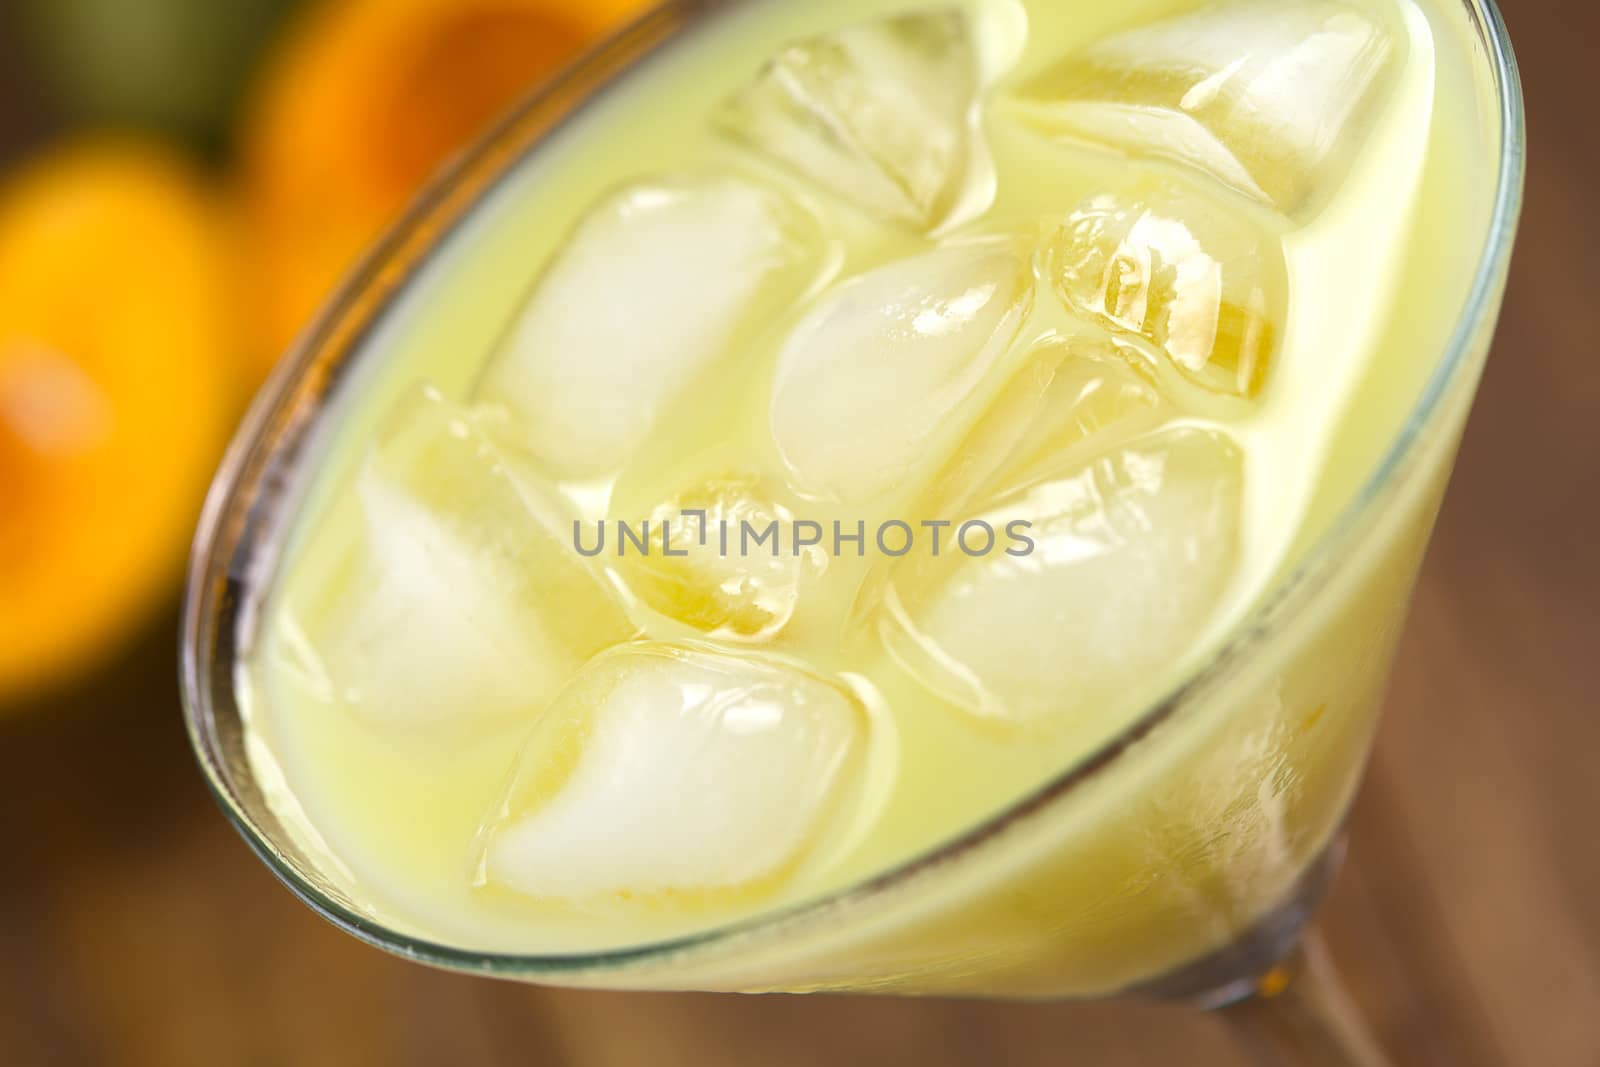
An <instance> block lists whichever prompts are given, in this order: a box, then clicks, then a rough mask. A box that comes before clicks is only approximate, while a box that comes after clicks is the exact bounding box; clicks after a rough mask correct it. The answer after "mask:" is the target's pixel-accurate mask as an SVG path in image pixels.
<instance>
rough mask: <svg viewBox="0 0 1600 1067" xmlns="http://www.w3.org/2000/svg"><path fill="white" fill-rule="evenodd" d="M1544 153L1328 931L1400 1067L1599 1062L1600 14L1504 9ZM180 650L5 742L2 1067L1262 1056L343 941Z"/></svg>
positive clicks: (1546, 1066)
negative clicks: (450, 967)
mask: <svg viewBox="0 0 1600 1067" xmlns="http://www.w3.org/2000/svg"><path fill="white" fill-rule="evenodd" d="M1506 6H1507V8H1509V10H1508V11H1507V16H1508V19H1509V21H1510V23H1511V25H1512V30H1513V36H1514V38H1515V39H1516V42H1517V45H1518V49H1519V53H1520V55H1521V57H1522V62H1523V73H1524V78H1525V81H1526V85H1527V91H1528V97H1529V111H1530V115H1531V141H1532V152H1533V163H1532V166H1531V170H1530V183H1529V191H1528V211H1527V215H1526V219H1525V223H1524V226H1523V237H1522V243H1521V246H1520V250H1519V252H1518V256H1517V261H1516V266H1515V270H1514V273H1513V277H1512V281H1511V292H1510V298H1509V300H1508V302H1507V305H1506V310H1505V317H1504V321H1503V325H1502V328H1501V331H1500V338H1499V342H1498V345H1497V350H1496V354H1495V357H1494V358H1493V360H1492V361H1491V365H1490V370H1489V375H1488V380H1487V382H1486V383H1485V385H1484V389H1483V394H1482V398H1481V400H1480V402H1479V405H1478V409H1477V412H1476V414H1475V416H1474V418H1473V422H1472V425H1471V429H1470V431H1469V434H1468V437H1467V440H1466V444H1465V447H1464V451H1463V454H1462V457H1461V467H1460V474H1459V475H1458V477H1457V479H1456V482H1455V485H1454V488H1453V490H1452V492H1451V494H1450V497H1449V500H1448V502H1447V504H1446V507H1445V510H1444V515H1443V518H1442V520H1441V525H1440V530H1439V535H1438V538H1437V541H1436V543H1435V546H1434V549H1433V552H1432V555H1431V556H1430V558H1429V560H1428V564H1427V568H1426V573H1425V575H1424V578H1423V581H1422V585H1421V589H1420V591H1419V593H1418V597H1417V604H1416V610H1415V613H1414V616H1413V618H1412V623H1411V626H1410V629H1409V631H1408V634H1407V637H1406V641H1405V645H1404V648H1403V650H1402V654H1401V659H1400V666H1399V669H1398V673H1397V676H1396V680H1395V684H1394V687H1393V692H1392V697H1391V700H1390V711H1389V715H1388V718H1387V722H1386V725H1385V727H1384V731H1383V735H1382V738H1381V740H1380V742H1379V745H1378V750H1377V754H1376V757H1375V761H1374V765H1373V769H1372V774H1371V777H1370V779H1369V781H1368V783H1367V786H1366V789H1365V791H1364V793H1363V795H1362V798H1361V801H1360V803H1359V806H1358V807H1357V810H1356V813H1355V817H1354V824H1353V829H1354V845H1353V849H1352V853H1351V862H1350V864H1349V866H1348V868H1347V869H1346V871H1345V873H1344V875H1343V876H1342V877H1341V879H1340V880H1339V882H1338V884H1337V886H1336V888H1335V891H1334V893H1333V897H1332V899H1331V901H1330V903H1329V906H1328V908H1327V910H1326V914H1325V919H1324V926H1325V928H1326V930H1327V933H1328V936H1329V939H1330V941H1331V942H1332V943H1333V945H1334V950H1335V954H1336V956H1337V957H1338V958H1339V961H1340V963H1341V964H1342V965H1343V967H1344V969H1345V970H1346V973H1347V975H1348V976H1349V979H1350V981H1351V984H1352V985H1353V986H1354V988H1355V992H1356V996H1357V999H1358V1000H1359V1001H1360V1003H1361V1005H1362V1006H1363V1007H1364V1008H1365V1010H1366V1011H1367V1012H1368V1013H1369V1014H1370V1016H1371V1018H1372V1020H1373V1021H1374V1023H1375V1026H1376V1028H1377V1030H1378V1031H1379V1032H1380V1034H1381V1035H1382V1037H1383V1038H1384V1040H1385V1041H1386V1042H1387V1044H1388V1045H1389V1046H1390V1047H1391V1048H1392V1049H1393V1051H1394V1052H1395V1053H1396V1055H1397V1056H1398V1057H1399V1058H1400V1061H1401V1062H1402V1063H1405V1064H1427V1065H1432V1064H1439V1065H1445V1067H1478V1065H1482V1067H1491V1065H1501V1064H1517V1065H1528V1067H1591V1065H1595V1064H1600V825H1597V822H1600V707H1597V701H1596V700H1595V697H1594V685H1595V682H1594V678H1595V677H1596V675H1597V673H1600V670H1597V668H1600V655H1597V653H1596V649H1595V639H1596V637H1597V627H1596V621H1597V620H1596V613H1597V606H1600V565H1597V563H1596V546H1595V522H1596V519H1597V518H1600V504H1597V501H1596V495H1595V494H1596V492H1597V491H1600V359H1597V358H1596V357H1597V355H1600V353H1597V352H1596V337H1597V335H1600V326H1597V325H1596V324H1595V319H1596V315H1597V309H1600V294H1597V293H1596V291H1595V290H1596V286H1597V285H1600V271H1597V270H1596V269H1595V267H1594V264H1593V257H1596V256H1600V250H1597V249H1596V247H1595V242H1596V240H1597V239H1600V214H1597V212H1596V210H1595V207H1594V204H1595V198H1596V194H1595V191H1594V186H1595V182H1596V176H1597V175H1600V134H1597V127H1596V125H1595V120H1594V116H1593V114H1592V110H1593V108H1594V107H1595V104H1596V102H1597V100H1600V89H1597V86H1600V67H1597V64H1596V61H1595V51H1594V49H1595V46H1594V41H1595V40H1596V39H1597V37H1600V8H1596V7H1595V6H1593V5H1588V4H1573V3H1564V2H1563V0H1506ZM172 649H173V638H172V635H171V634H170V633H168V632H165V631H162V632H158V633H156V634H154V635H152V636H151V637H150V639H149V640H148V641H147V642H145V644H144V646H143V647H142V648H141V649H139V650H137V652H136V653H135V654H133V655H131V656H130V657H129V658H128V660H127V662H125V663H124V664H123V666H122V667H120V668H119V669H117V670H115V671H113V672H111V673H110V674H109V675H108V676H106V677H105V678H103V679H102V680H101V681H100V682H99V683H97V684H96V685H95V686H94V687H93V688H92V690H90V691H88V692H84V693H81V694H79V695H78V696H76V697H74V698H73V699H71V700H70V701H63V702H59V703H61V705H62V706H60V707H56V708H52V709H50V711H49V713H48V714H35V715H30V716H26V717H22V718H17V717H12V718H11V719H9V720H7V721H4V722H0V1063H7V1064H9V1063H17V1064H34V1063H39V1064H99V1063H106V1064H129V1065H149V1067H182V1065H189V1064H197V1065H198V1064H205V1065H210V1064H228V1065H234V1064H238V1065H254V1064H260V1065H262V1067H278V1065H284V1064H296V1065H298V1064H308V1065H309V1064H329V1065H337V1067H356V1065H362V1064H382V1065H408V1064H417V1065H426V1067H433V1065H437V1064H445V1063H472V1064H477V1063H482V1064H502V1063H505V1064H510V1063H517V1064H536V1065H562V1067H565V1065H572V1067H606V1065H619V1067H633V1065H648V1067H674V1065H679V1064H682V1065H686V1067H687V1065H693V1067H721V1065H736V1064H737V1065H744V1064H761V1065H773V1067H782V1065H788V1064H795V1065H799V1064H817V1063H822V1064H827V1065H829V1067H852V1065H857V1064H862V1065H865V1064H874V1065H876V1064H896V1063H903V1062H914V1063H920V1064H924V1065H927V1067H940V1065H946V1064H991V1063H998V1064H1016V1065H1031V1064H1038V1065H1041V1067H1042V1065H1046V1064H1049V1065H1052V1067H1062V1065H1068V1067H1071V1065H1085V1067H1100V1065H1106V1067H1116V1065H1124V1064H1126V1065H1135V1064H1144V1065H1159V1067H1166V1065H1188V1064H1195V1065H1207V1064H1229V1063H1235V1062H1238V1059H1239V1057H1238V1052H1237V1049H1236V1048H1235V1047H1234V1046H1233V1045H1232V1044H1231V1042H1230V1040H1229V1038H1228V1037H1227V1035H1226V1034H1225V1033H1224V1031H1223V1030H1222V1028H1221V1026H1220V1025H1219V1024H1218V1023H1216V1022H1215V1021H1213V1020H1210V1019H1205V1018H1191V1017H1188V1016H1186V1015H1184V1014H1182V1013H1180V1012H1178V1011H1176V1010H1171V1009H1166V1008H1161V1007H1149V1006H1137V1005H1135V1006H1127V1005H1107V1006H1087V1007H1084V1006H1043V1007H1027V1006H1013V1005H1004V1004H998V1005H992V1004H969V1003H936V1002H910V1001H891V1000H865V999H845V998H812V999H805V998H783V997H771V998H733V997H714V996H641V995H612V994H592V993H573V992H565V991H545V990H534V989H529V988H522V987H518V986H513V985H505V984H497V983H492V982H487V981H477V980H471V979H465V978H457V977H453V976H448V975H444V974H438V973H434V972H431V971H428V970H424V969H422V968H420V967H416V966H412V965H409V964H406V963H403V962H400V961H398V960H394V959H390V958H388V957H386V956H384V955H382V954H380V953H378V952H376V951H374V950H372V949H368V948H365V947H363V946H361V945H359V944H357V943H356V942H354V941H352V940H349V939H347V938H346V937H345V936H344V935H342V934H339V933H337V932H336V931H335V930H333V929H332V928H331V927H329V926H326V925H324V924H323V923H322V921H321V920H319V919H317V918H316V917H315V916H314V915H312V914H311V913H310V912H309V911H307V910H306V909H304V908H303V907H302V906H301V905H299V904H298V903H297V902H296V901H294V900H293V899H292V898H291V897H290V896H289V894H288V893H287V892H285V891H284V890H283V889H281V888H280V887H279V886H278V884H277V883H276V882H275V881H274V880H273V879H272V877H271V876H270V875H269V874H268V873H267V871H266V870H265V869H264V868H263V867H261V866H260V864H258V863H257V862H256V861H255V859H254V858H253V857H252V856H251V855H250V854H249V853H248V851H247V850H246V848H245V846H244V844H243V843H242V842H241V841H240V840H238V838H237V837H236V836H235V835H234V833H233V831H232V830H231V829H229V828H228V826H227V825H226V824H225V823H224V821H223V819H222V816H221V815H220V814H219V813H218V812H217V810H216V808H215V807H214V805H213V804H212V803H211V801H210V799H209V797H208V796H207V795H206V793H205V791H204V789H203V788H202V786H201V784H200V780H199V777H198V775H197V773H196V772H195V770H194V769H193V766H192V763H191V760H190V757H189V754H188V752H187V749H186V747H185V744H184V741H183V738H182V733H181V729H180V724H179V716H178V710H177V698H176V694H175V692H174V689H173V681H172V674H173V668H172V660H173V656H172Z"/></svg>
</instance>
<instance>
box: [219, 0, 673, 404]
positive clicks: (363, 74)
mask: <svg viewBox="0 0 1600 1067" xmlns="http://www.w3.org/2000/svg"><path fill="white" fill-rule="evenodd" d="M644 6H646V4H645V2H644V0H330V2H326V3H323V4H320V5H318V6H315V7H313V8H312V9H311V10H310V11H309V12H308V13H307V15H306V16H305V17H304V18H303V19H302V20H301V21H300V22H299V23H297V24H295V25H293V26H292V27H291V29H290V32H289V33H288V35H287V36H286V37H285V38H284V40H283V41H282V42H280V47H278V48H277V49H276V50H275V52H274V54H273V55H272V57H271V58H270V59H269V61H268V63H267V65H266V71H265V75H264V77H263V78H262V80H261V83H260V85H259V86H258V88H257V91H256V92H255V94H254V102H253V106H252V107H251V108H250V109H249V114H248V117H247V121H246V124H245V129H246V133H245V137H244V142H243V146H242V151H241V159H240V163H241V166H242V171H243V174H242V184H243V189H244V197H243V199H244V204H245V214H246V223H247V235H248V239H249V266H250V267H251V269H252V271H253V272H254V274H255V284H254V285H253V287H252V292H253V294H254V301H255V303H256V312H257V316H256V319H255V321H254V322H253V327H254V331H255V340H256V342H257V351H258V359H259V363H258V371H259V372H260V373H263V374H264V373H265V371H266V369H267V367H269V366H270V364H271V362H272V361H273V360H275V359H276V358H277V357H278V355H279V354H280V353H281V352H282V351H283V350H284V349H285V348H286V347H287V346H288V345H289V344H290V343H291V342H292V341H293V340H294V338H295V336H296V334H297V333H298V332H299V331H300V330H301V328H302V327H304V325H305V324H306V322H307V320H308V319H309V318H310V317H311V315H312V314H313V313H314V312H315V311H316V310H317V308H318V306H319V305H320V304H321V303H322V302H323V300H324V299H325V298H326V297H327V296H328V294H329V292H330V291H331V290H332V289H333V287H334V286H335V285H336V284H337V282H338V281H339V279H340V278H341V276H342V275H343V274H344V273H345V272H346V271H347V270H348V269H349V268H350V267H351V266H352V265H353V264H354V263H355V261H356V259H357V257H358V256H359V255H360V254H361V252H362V251H363V250H364V249H365V248H366V246H367V245H369V244H371V243H372V242H373V241H374V240H375V239H376V238H377V237H378V236H379V235H380V234H381V233H382V231H383V229H384V228H385V226H386V225H387V224H388V223H389V222H390V221H391V220H393V219H394V217H395V216H396V215H397V214H398V213H399V211H400V209H401V208H402V207H403V206H404V205H405V203H406V202H407V200H408V199H409V198H410V197H411V196H412V194H413V193H415V192H416V190H417V188H418V187H419V186H420V185H421V184H422V182H423V181H424V180H425V179H426V178H427V176H428V175H429V174H430V173H431V172H432V171H433V170H434V169H435V168H436V167H437V166H438V165H439V164H440V163H441V162H443V161H444V160H445V159H446V158H448V157H449V156H450V155H451V154H452V153H454V152H456V151H457V150H459V149H460V148H462V147H464V146H465V145H467V144H468V143H470V142H471V140H472V139H473V137H474V136H475V135H477V134H478V133H479V132H480V131H481V130H482V129H483V128H484V127H485V126H486V125H487V123H488V122H489V121H490V120H491V119H493V118H494V117H495V116H496V115H498V114H499V113H501V112H502V111H504V110H505V109H506V108H507V107H509V106H510V105H511V104H512V103H514V102H515V101H516V100H518V99H519V98H520V97H522V96H523V95H524V94H525V93H526V92H527V91H528V90H529V89H530V88H532V87H533V86H534V85H535V84H537V83H538V82H539V81H541V80H542V79H544V78H545V77H546V76H548V75H549V74H551V73H552V72H553V71H555V70H557V69H559V68H560V67H561V66H562V65H564V64H565V63H567V62H568V61H570V60H571V59H573V58H574V57H575V56H576V55H577V54H578V53H579V52H580V51H582V50H583V49H584V48H585V47H586V46H587V45H589V44H591V43H592V42H594V41H595V40H596V39H597V38H599V37H601V36H602V35H603V34H604V33H605V32H606V31H608V30H609V29H611V28H612V27H614V26H616V25H617V24H618V23H620V22H621V21H622V20H623V19H625V18H626V17H627V16H628V15H630V14H632V13H634V12H636V11H638V10H639V9H641V8H643V7H644Z"/></svg>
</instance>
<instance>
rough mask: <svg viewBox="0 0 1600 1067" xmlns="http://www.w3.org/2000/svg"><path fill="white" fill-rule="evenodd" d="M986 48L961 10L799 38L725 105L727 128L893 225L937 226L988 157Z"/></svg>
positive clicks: (883, 20) (920, 14)
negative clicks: (973, 167)
mask: <svg viewBox="0 0 1600 1067" xmlns="http://www.w3.org/2000/svg"><path fill="white" fill-rule="evenodd" d="M979 77H980V71H979V57H978V50H977V48H976V47H975V45H974V42H973V40H972V33H971V27H970V26H969V25H968V21H967V16H966V14H965V13H963V12H962V11H960V10H958V9H951V10H948V11H935V12H925V13H918V14H909V15H898V16H895V17H892V18H887V19H882V20H879V21H876V22H869V23H866V24H864V25H860V26H853V27H849V28H846V29H843V30H839V31H837V32H835V33H830V34H826V35H824V36H821V37H814V38H811V39H810V40H806V41H802V42H800V43H798V44H795V45H793V46H791V47H789V48H788V49H786V50H784V51H783V52H782V53H780V54H779V55H778V56H777V57H775V58H774V59H772V60H771V61H770V62H769V63H768V64H767V66H766V67H765V69H763V70H762V72H761V73H760V75H759V76H757V78H756V80H755V81H754V82H753V83H752V84H751V85H749V86H748V87H747V88H745V89H744V90H742V91H741V92H740V93H739V94H738V95H736V96H735V97H734V98H733V99H732V100H730V101H729V102H728V104H727V105H726V106H725V107H724V109H723V112H722V114H721V116H720V119H719V121H720V123H721V125H722V126H723V128H724V129H726V130H727V131H729V132H731V133H732V134H734V135H736V136H738V137H739V138H741V139H742V140H744V141H747V142H748V143H750V144H751V145H753V146H755V147H757V148H759V149H761V150H763V151H765V152H767V153H768V154H770V155H772V156H773V157H775V158H777V159H778V160H780V161H782V162H783V163H785V164H787V165H788V166H790V167H792V168H794V169H796V170H798V171H799V172H800V173H802V174H804V175H806V176H808V177H810V178H811V179H812V180H813V181H815V182H817V183H818V184H820V185H822V186H823V187H825V188H827V189H830V190H832V191H833V192H834V193H836V194H838V195H840V196H842V197H844V198H845V199H847V200H850V201H853V202H854V203H856V204H858V205H860V206H861V207H863V208H866V209H867V210H868V211H870V212H872V213H874V214H876V215H878V216H880V217H882V218H885V219H889V220H893V221H898V222H903V223H909V224H912V225H915V226H920V227H929V226H932V225H934V224H935V223H937V222H939V221H941V220H942V219H943V218H944V217H945V216H946V215H947V214H948V213H949V211H950V209H951V206H952V204H953V203H954V202H955V201H956V200H957V199H958V198H959V196H960V193H961V191H962V186H963V185H964V184H965V182H966V180H967V176H968V171H969V164H970V162H971V160H972V158H973V156H974V154H975V153H977V152H981V151H982V150H983V149H982V146H981V143H980V142H981V134H980V133H979V132H978V128H977V124H976V119H975V110H976V109H975V104H976V100H977V94H978V88H979Z"/></svg>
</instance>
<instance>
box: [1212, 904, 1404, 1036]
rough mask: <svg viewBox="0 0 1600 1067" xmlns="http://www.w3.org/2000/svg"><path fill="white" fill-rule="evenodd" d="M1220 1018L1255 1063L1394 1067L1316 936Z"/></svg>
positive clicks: (1311, 935) (1310, 936) (1312, 933)
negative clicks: (1230, 1028) (1226, 1023)
mask: <svg viewBox="0 0 1600 1067" xmlns="http://www.w3.org/2000/svg"><path fill="white" fill-rule="evenodd" d="M1218 1015H1219V1016H1220V1017H1221V1018H1222V1019H1223V1020H1224V1021H1226V1022H1228V1023H1229V1024H1231V1027H1232V1030H1233V1032H1234V1035H1235V1036H1236V1037H1237V1039H1238V1040H1239V1042H1240V1043H1241V1044H1242V1045H1244V1046H1245V1047H1246V1048H1248V1049H1249V1050H1250V1051H1251V1052H1252V1053H1253V1054H1254V1056H1255V1058H1256V1060H1257V1061H1259V1062H1260V1063H1261V1064H1263V1065H1269V1064H1270V1065H1272V1067H1301V1065H1304V1067H1393V1061H1392V1060H1390V1059H1389V1057H1388V1056H1387V1055H1386V1054H1385V1053H1384V1051H1383V1048H1382V1046H1380V1045H1379V1044H1378V1042H1377V1040H1376V1039H1375V1038H1374V1037H1373V1036H1372V1031H1371V1030H1370V1029H1368V1027H1367V1025H1366V1023H1365V1022H1364V1021H1363V1020H1362V1018H1361V1013H1360V1011H1359V1010H1358V1009H1357V1008H1356V1005H1355V1002H1354V1001H1353V1000H1351V998H1350V994H1349V993H1348V992H1347V991H1346V990H1345V987H1344V984H1343V982H1342V981H1341V980H1340V978H1339V975H1338V972H1337V971H1336V970H1335V969H1334V966H1333V961H1332V960H1331V959H1330V958H1329V956H1328V951H1327V949H1326V948H1325V947H1324V946H1323V944H1322V941H1321V939H1320V938H1319V937H1318V935H1317V933H1316V932H1315V931H1309V932H1307V934H1306V937H1305V940H1304V941H1303V942H1302V943H1301V945H1300V947H1299V948H1297V949H1296V950H1295V952H1294V954H1293V955H1291V956H1290V957H1289V958H1288V959H1287V960H1285V961H1284V962H1283V963H1281V964H1279V965H1278V966H1277V967H1275V968H1273V969H1272V970H1271V971H1269V972H1267V974H1266V975H1265V976H1263V977H1262V978H1261V979H1260V980H1259V981H1258V982H1257V983H1256V985H1255V991H1254V995H1253V996H1251V997H1248V998H1246V999H1244V1000H1242V1001H1240V1002H1239V1003H1237V1004H1234V1005H1233V1006H1231V1007H1228V1008H1224V1009H1223V1010H1222V1011H1220V1012H1219V1013H1218Z"/></svg>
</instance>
